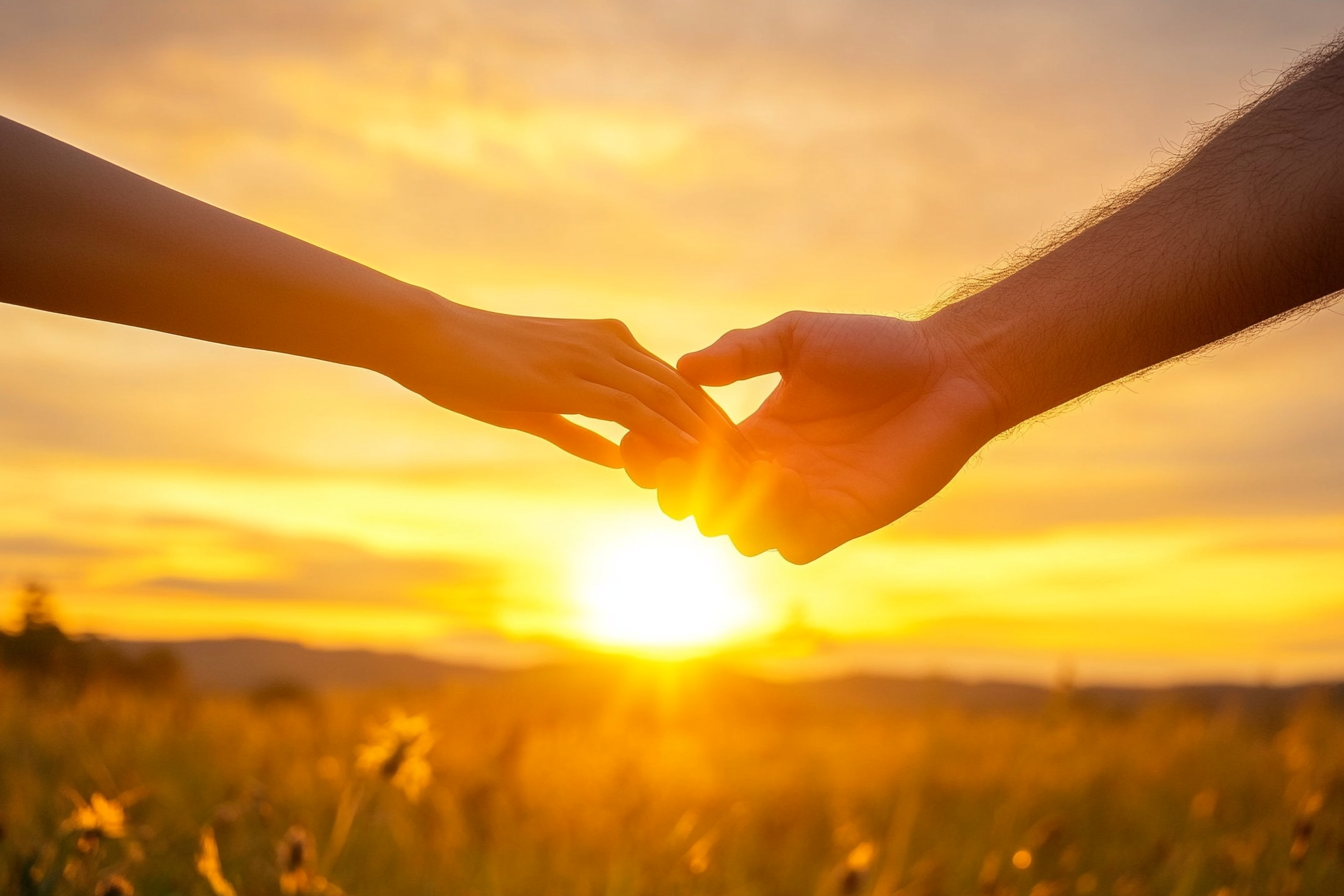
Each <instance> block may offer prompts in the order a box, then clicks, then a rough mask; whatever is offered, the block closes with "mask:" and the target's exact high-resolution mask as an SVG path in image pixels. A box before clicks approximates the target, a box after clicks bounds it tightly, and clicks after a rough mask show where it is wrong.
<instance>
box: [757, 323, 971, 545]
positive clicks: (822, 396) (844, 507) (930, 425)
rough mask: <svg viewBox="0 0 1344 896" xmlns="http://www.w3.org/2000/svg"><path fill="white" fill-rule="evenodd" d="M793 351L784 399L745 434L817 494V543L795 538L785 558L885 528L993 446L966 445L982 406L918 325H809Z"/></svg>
mask: <svg viewBox="0 0 1344 896" xmlns="http://www.w3.org/2000/svg"><path fill="white" fill-rule="evenodd" d="M790 349H791V351H790V354H789V358H788V364H787V367H786V370H785V371H784V378H783V380H782V381H781V382H780V385H779V387H778V388H777V389H776V390H775V391H774V392H773V393H772V394H771V395H770V397H769V398H768V399H767V400H766V401H765V402H764V403H763V404H762V405H761V407H760V408H759V409H758V410H757V411H756V412H755V413H754V414H752V415H751V416H750V417H749V418H748V419H747V420H745V421H743V423H742V425H741V429H742V432H743V434H744V435H746V437H747V438H748V439H749V440H750V441H751V442H752V444H753V445H755V446H756V447H757V448H758V449H759V450H760V451H761V452H762V453H763V454H765V455H766V456H767V457H768V458H769V459H770V460H771V461H773V462H774V463H776V464H778V465H780V466H781V467H783V468H785V469H786V470H789V471H792V472H793V473H795V474H797V476H798V478H799V479H800V480H801V482H802V485H803V487H804V489H805V490H806V495H807V504H808V511H809V512H808V513H807V514H806V516H807V517H808V518H809V525H808V526H807V530H808V531H804V532H797V533H795V536H796V537H795V540H797V541H800V542H802V544H799V545H796V546H795V549H794V550H793V551H788V550H787V549H786V548H784V546H781V549H783V550H786V554H788V553H795V554H801V555H803V556H806V555H809V554H814V555H820V554H821V553H825V552H826V551H828V550H830V549H832V548H834V547H836V546H837V545H839V544H841V543H843V542H844V541H847V540H849V539H851V538H854V537H857V536H859V535H862V534H864V533H867V532H871V531H872V530H874V529H877V528H880V527H882V526H884V525H886V524H887V523H889V522H891V521H892V520H894V519H896V518H897V517H899V516H901V515H903V514H904V513H906V512H907V511H909V510H911V509H912V508H914V507H916V506H918V505H919V504H920V503H922V502H923V501H925V500H927V499H928V498H929V497H930V496H932V495H933V494H934V493H935V492H937V490H938V489H939V488H941V487H942V486H943V485H944V484H946V482H947V481H948V480H949V479H951V477H952V476H953V475H954V474H955V473H956V471H957V470H958V469H960V468H961V466H962V465H963V464H964V463H965V462H966V460H967V459H968V458H969V457H970V456H971V455H972V454H973V453H974V452H975V450H976V449H977V448H978V447H979V445H980V444H983V442H977V441H976V440H975V439H974V438H968V437H967V433H966V432H965V426H964V423H965V416H964V414H963V413H961V410H962V409H963V406H965V405H967V404H969V403H970V402H972V401H973V400H974V396H973V395H972V394H970V393H969V391H968V390H963V389H961V388H959V382H958V381H957V380H956V379H955V378H953V377H951V376H949V370H948V365H947V363H946V360H945V358H944V357H943V356H942V353H941V352H940V351H939V349H938V347H936V346H933V345H931V344H930V343H929V341H928V340H927V339H926V338H925V336H924V334H923V332H922V331H921V330H920V326H919V324H916V323H910V322H907V321H902V320H896V319H892V318H885V317H872V316H866V315H808V316H804V317H801V318H799V319H798V320H797V322H796V323H795V324H794V325H793V328H792V333H791V337H790ZM799 536H800V537H799ZM786 542H787V539H786ZM807 559H811V557H810V556H807Z"/></svg>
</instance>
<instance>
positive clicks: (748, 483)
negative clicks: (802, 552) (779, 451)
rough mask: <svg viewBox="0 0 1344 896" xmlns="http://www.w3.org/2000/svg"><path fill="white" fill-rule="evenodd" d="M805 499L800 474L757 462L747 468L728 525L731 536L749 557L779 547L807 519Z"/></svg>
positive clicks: (764, 462) (768, 463)
mask: <svg viewBox="0 0 1344 896" xmlns="http://www.w3.org/2000/svg"><path fill="white" fill-rule="evenodd" d="M806 499H807V493H806V488H805V486H804V485H803V481H802V478H801V477H800V476H798V474H797V473H795V472H793V471H792V470H789V469H786V468H784V467H781V466H780V465H779V464H776V463H770V462H766V461H757V462H755V463H753V464H752V465H751V467H750V468H749V469H748V471H747V473H746V476H745V484H744V485H743V487H742V489H741V491H740V493H739V496H738V499H737V502H736V504H735V506H734V512H733V516H732V517H731V518H730V519H729V520H727V522H726V525H727V528H728V534H729V537H730V538H731V539H732V541H733V544H734V545H735V546H736V547H737V549H738V550H739V551H741V552H742V553H743V554H746V555H747V556H748V557H754V556H755V555H757V554H760V553H763V552H764V551H767V550H769V549H771V548H775V547H778V546H779V545H780V543H781V542H783V541H785V540H787V539H788V538H789V537H790V536H791V533H790V530H791V529H794V528H797V527H798V526H799V525H801V524H803V522H804V521H805V520H806V519H807V518H808V513H807V500H806Z"/></svg>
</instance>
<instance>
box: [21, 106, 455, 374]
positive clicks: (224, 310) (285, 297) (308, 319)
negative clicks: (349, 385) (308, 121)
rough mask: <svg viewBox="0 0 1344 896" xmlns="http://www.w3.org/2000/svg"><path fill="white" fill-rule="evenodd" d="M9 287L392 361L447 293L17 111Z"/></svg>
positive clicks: (36, 299) (132, 316)
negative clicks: (129, 166)
mask: <svg viewBox="0 0 1344 896" xmlns="http://www.w3.org/2000/svg"><path fill="white" fill-rule="evenodd" d="M0 301H4V302H9V303H12V304H18V305H27V306H30V307H33V308H41V309H44V310H48V311H56V312H61V313H66V314H75V315H79V316H82V317H91V318H97V319H101V320H107V321H113V322H116V323H121V324H129V325H132V326H138V327H144V328H147V329H153V330H161V331H164V332H168V333H175V334H178V335H182V336H191V337H195V338H198V339H206V340H210V341H212V342H222V343H227V344H231V345H239V346H246V347H249V348H258V349H267V350H271V351H280V352H286V353H289V354H296V355H305V356H308V357H312V358H318V359H321V360H326V361H334V362H337V363H342V364H350V365H355V366H360V367H368V368H371V369H375V370H380V371H382V372H384V373H389V374H392V375H395V374H396V372H397V366H398V363H399V360H398V359H399V354H400V352H401V351H402V347H403V346H404V345H405V344H406V341H407V339H408V337H410V336H413V335H414V334H415V332H416V331H417V329H418V328H419V327H420V326H421V325H422V324H423V322H424V320H425V319H426V318H427V317H431V316H433V315H435V314H439V313H442V312H443V311H445V310H446V306H447V303H445V302H444V301H443V300H442V299H439V298H438V297H437V296H434V295H432V294H430V293H428V292H426V291H424V290H421V289H418V288H415V287H412V286H410V285H408V284H405V283H402V282H401V281H398V280H396V279H394V278H391V277H388V276H386V275H383V274H380V273H378V272H377V271H374V270H371V269H369V268H367V267H364V266H363V265H360V264H357V263H356V262H353V261H351V260H349V259H346V258H342V257H341V256H339V255H335V254H333V253H331V252H327V251H325V250H323V249H319V248H317V247H316V246H313V245H310V244H308V243H305V242H303V241H301V240H298V239H295V238H293V237H290V236H287V235H285V234H283V233H280V232H278V231H275V230H272V229H270V228H268V227H265V226H263V225H261V224H257V223H255V222H252V221H248V220H246V219H244V218H240V217H238V216H236V215H233V214H230V213H228V212H225V211H222V210H221V209H218V208H215V207H214V206H211V205H208V204H206V203H204V202H200V201H198V200H195V199H192V198H190V197H188V196H185V195H183V194H181V193H177V192H175V191H173V190H171V189H168V188H167V187H164V186H161V185H159V184H156V183H153V182H152V181H149V180H146V179H144V178H142V177H139V176H137V175H135V174H132V173H131V172H129V171H126V170H124V169H122V168H118V167H117V166H115V165H112V164H110V163H108V162H105V161H103V160H101V159H98V158H96V157H94V156H92V155H89V154H87V153H84V152H82V151H80V150H78V149H75V148H74V147H71V146H68V145H66V144H64V143H61V142H60V141H58V140H54V139H52V138H50V137H47V136H45V135H43V134H40V133H38V132H36V131H33V130H31V129H29V128H26V127H24V126H22V125H19V124H16V123H14V122H11V121H8V120H5V119H0Z"/></svg>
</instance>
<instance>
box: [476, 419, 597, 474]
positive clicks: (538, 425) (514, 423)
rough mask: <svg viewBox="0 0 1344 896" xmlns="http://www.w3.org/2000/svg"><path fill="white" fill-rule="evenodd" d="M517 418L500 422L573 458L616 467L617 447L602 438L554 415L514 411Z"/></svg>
mask: <svg viewBox="0 0 1344 896" xmlns="http://www.w3.org/2000/svg"><path fill="white" fill-rule="evenodd" d="M517 417H518V419H517V420H505V421H503V422H501V424H500V425H503V426H510V427H512V428H513V429H518V430H522V431H523V432H529V433H531V434H532V435H534V436H540V437H541V438H543V439H545V440H546V441H548V442H550V443H551V444H552V445H554V446H556V447H557V448H560V449H561V450H563V451H568V452H569V453H570V454H573V455H574V456H575V457H581V458H583V459H584V460H588V461H592V462H593V463H595V464H601V465H602V466H604V467H611V468H612V469H616V470H619V469H620V468H621V467H622V466H623V464H622V463H621V449H620V448H618V447H616V445H615V444H613V443H612V442H610V441H609V440H607V439H606V438H604V437H602V436H600V435H598V434H597V433H595V432H593V431H592V430H591V429H585V428H584V427H582V426H579V425H578V424H577V423H574V422H572V421H569V420H566V419H565V418H564V417H561V416H559V415H558V414H518V415H517Z"/></svg>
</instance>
